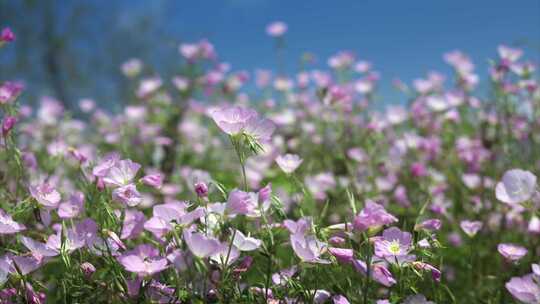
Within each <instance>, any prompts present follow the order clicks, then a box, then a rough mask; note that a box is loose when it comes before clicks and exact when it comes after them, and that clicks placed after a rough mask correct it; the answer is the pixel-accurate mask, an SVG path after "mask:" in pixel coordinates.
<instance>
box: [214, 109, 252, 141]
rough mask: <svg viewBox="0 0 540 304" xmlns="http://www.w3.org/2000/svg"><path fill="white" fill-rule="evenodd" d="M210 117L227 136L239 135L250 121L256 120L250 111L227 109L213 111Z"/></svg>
mask: <svg viewBox="0 0 540 304" xmlns="http://www.w3.org/2000/svg"><path fill="white" fill-rule="evenodd" d="M210 116H211V117H212V119H213V120H214V122H215V123H216V124H217V126H218V127H219V128H220V129H221V130H222V131H223V132H225V133H227V134H229V135H233V136H234V135H238V134H241V133H242V132H243V131H244V129H245V127H246V126H247V124H248V121H250V120H251V119H257V117H258V114H257V112H255V111H254V110H252V109H246V108H242V107H229V108H222V109H217V110H214V111H213V112H212V113H211V114H210Z"/></svg>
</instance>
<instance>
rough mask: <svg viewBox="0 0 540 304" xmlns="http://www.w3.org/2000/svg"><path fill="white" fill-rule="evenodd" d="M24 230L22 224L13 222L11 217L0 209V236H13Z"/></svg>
mask: <svg viewBox="0 0 540 304" xmlns="http://www.w3.org/2000/svg"><path fill="white" fill-rule="evenodd" d="M25 229H26V227H25V226H24V225H23V224H19V223H17V222H15V221H14V220H13V218H12V217H11V215H9V214H8V213H6V212H5V211H4V210H2V209H0V234H14V233H18V232H21V231H23V230H25Z"/></svg>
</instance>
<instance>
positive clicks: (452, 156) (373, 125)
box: [0, 22, 540, 304]
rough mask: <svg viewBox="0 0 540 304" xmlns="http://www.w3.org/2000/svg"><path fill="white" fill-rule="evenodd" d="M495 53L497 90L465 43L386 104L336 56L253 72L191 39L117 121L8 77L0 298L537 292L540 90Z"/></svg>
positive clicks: (405, 302)
mask: <svg viewBox="0 0 540 304" xmlns="http://www.w3.org/2000/svg"><path fill="white" fill-rule="evenodd" d="M287 30H288V27H287V24H285V23H283V22H274V23H271V24H269V25H268V27H267V28H266V33H267V34H268V35H269V36H271V37H273V38H275V39H274V42H275V43H276V44H277V45H278V46H279V47H278V48H276V49H277V51H278V52H281V51H283V50H282V49H281V47H282V42H283V41H284V39H285V38H286V37H285V34H286V33H287ZM14 39H15V36H14V34H13V33H12V32H11V30H10V29H9V28H7V29H4V30H3V31H2V32H1V34H0V45H3V44H5V43H7V42H11V41H13V40H14ZM8 47H9V46H8ZM497 51H498V56H499V58H498V59H497V60H495V61H494V62H493V64H492V66H491V67H490V71H489V81H491V84H492V86H493V88H494V97H493V98H494V99H495V101H493V102H492V101H491V100H490V99H488V98H485V97H483V96H482V95H478V94H477V91H476V88H477V87H478V86H479V82H480V80H481V79H480V77H479V74H477V73H478V71H476V70H475V65H474V64H473V62H472V60H471V58H469V57H468V56H467V55H466V54H464V53H463V52H461V51H452V52H449V53H446V54H445V55H444V56H443V60H444V61H446V62H447V63H448V64H449V65H450V66H451V68H452V69H453V70H454V75H455V81H454V82H452V83H450V80H448V79H447V78H446V77H445V76H444V75H442V74H440V73H438V72H430V73H428V74H427V75H425V76H424V77H421V78H417V79H415V80H414V81H413V82H412V84H411V85H410V88H409V85H408V84H405V83H403V82H401V81H396V82H395V84H396V86H397V87H398V88H399V90H401V91H403V92H404V93H406V94H408V96H407V97H408V101H409V105H408V106H407V107H406V106H404V105H403V106H402V105H389V106H388V107H386V108H382V107H380V106H376V105H375V103H374V101H375V98H376V90H377V87H378V84H379V82H380V81H381V75H380V74H379V73H378V71H377V70H376V67H375V65H374V64H372V63H371V62H369V61H366V60H365V59H363V58H358V56H357V55H356V54H355V53H354V52H352V51H340V52H337V53H335V54H334V55H332V56H331V57H330V58H329V59H328V61H327V62H326V63H327V65H328V69H327V70H324V69H315V68H313V69H310V68H309V64H308V63H309V62H310V60H307V59H306V60H304V61H303V63H305V64H306V65H307V68H305V69H303V70H302V71H299V72H298V73H297V74H296V75H289V76H287V75H284V74H279V75H274V74H273V72H272V71H269V70H258V71H257V72H256V73H255V77H254V79H251V77H250V75H249V72H247V71H235V70H233V68H232V66H231V65H230V64H228V63H224V62H220V60H219V57H218V54H217V52H216V50H215V49H214V46H213V45H212V44H211V43H210V42H209V41H207V40H200V41H198V42H195V43H183V44H181V45H180V46H179V53H180V56H181V57H182V58H183V60H182V62H183V63H184V64H185V65H186V66H187V67H188V68H187V69H186V70H189V71H191V72H189V73H188V72H184V71H178V73H177V74H175V75H174V76H172V77H171V79H167V78H165V77H162V76H161V75H157V74H156V73H155V72H153V69H151V68H149V67H148V66H146V63H143V62H142V61H141V60H140V59H137V58H131V59H128V60H127V61H126V62H125V63H124V64H123V65H122V66H121V67H120V70H121V72H122V73H123V74H124V75H125V77H127V78H128V79H129V80H130V81H133V82H134V88H135V89H134V92H133V93H134V94H131V96H132V97H133V98H132V100H128V101H126V102H127V103H129V105H127V106H126V107H125V108H124V109H123V110H122V111H120V112H118V113H110V112H108V111H106V110H104V109H101V108H100V107H99V106H98V105H99V101H97V100H92V99H88V98H86V99H82V100H80V102H79V103H78V104H79V109H70V108H69V107H67V106H66V105H64V104H63V103H62V102H61V101H59V100H57V99H55V98H53V97H47V96H45V97H43V98H42V99H41V100H39V103H38V106H37V107H35V108H32V107H29V106H26V105H25V101H26V100H24V98H20V97H21V95H22V96H24V94H23V85H22V84H21V83H19V82H10V81H6V82H3V83H2V84H1V85H0V113H1V114H0V117H1V120H2V133H1V136H0V160H1V161H0V243H1V246H0V303H18V302H23V303H45V301H50V302H58V301H64V302H73V303H75V302H81V301H82V302H84V301H89V302H92V301H93V302H97V303H101V302H111V303H187V302H189V303H191V302H194V303H195V302H208V303H268V304H275V303H321V304H323V303H335V304H338V303H339V304H344V303H377V304H390V303H391V304H397V303H399V304H433V303H447V302H456V301H461V302H466V303H480V302H482V301H484V300H486V299H488V301H490V302H497V303H509V301H510V300H509V299H510V297H512V298H513V299H515V300H516V301H520V302H522V303H530V304H538V303H540V266H539V265H538V254H539V252H540V244H539V243H538V242H537V238H538V236H539V235H540V218H539V214H538V210H540V194H539V192H538V188H537V185H538V181H537V174H538V172H540V156H539V155H538V153H537V149H536V147H537V146H538V142H539V140H540V138H539V137H538V135H537V134H536V133H535V130H538V129H539V128H540V116H539V115H540V112H539V111H538V108H539V107H540V87H539V86H538V80H537V79H536V78H535V77H534V76H535V75H534V70H535V65H534V64H532V63H530V62H528V61H523V60H524V56H525V55H524V54H523V52H522V51H521V50H519V49H514V48H511V47H508V46H500V47H499V48H498V50H497ZM304 59H305V58H304ZM251 81H253V82H254V87H256V88H257V89H256V90H255V92H251V90H245V89H244V88H245V86H246V85H250V82H251ZM26 85H28V86H31V85H32V84H26ZM171 88H172V90H171ZM72 111H79V112H80V113H79V114H80V117H84V118H83V119H77V118H73V116H72V115H71V112H72ZM529 268H531V269H532V272H531V270H529ZM494 277H496V278H497V279H496V280H495V279H493V278H494ZM95 290H99V291H100V292H95Z"/></svg>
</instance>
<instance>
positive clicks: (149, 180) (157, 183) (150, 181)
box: [141, 173, 163, 189]
mask: <svg viewBox="0 0 540 304" xmlns="http://www.w3.org/2000/svg"><path fill="white" fill-rule="evenodd" d="M141 182H143V184H145V185H148V186H150V187H153V188H156V189H159V188H161V186H162V185H163V175H162V174H159V173H157V174H149V175H146V176H144V177H143V178H141Z"/></svg>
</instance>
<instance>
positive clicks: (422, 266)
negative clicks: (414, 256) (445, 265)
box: [413, 262, 441, 282]
mask: <svg viewBox="0 0 540 304" xmlns="http://www.w3.org/2000/svg"><path fill="white" fill-rule="evenodd" d="M413 266H414V267H415V268H416V269H418V270H427V271H431V277H432V278H433V280H434V281H435V282H440V281H441V271H440V270H439V269H437V268H435V267H434V266H432V265H430V264H428V263H424V262H413Z"/></svg>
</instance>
